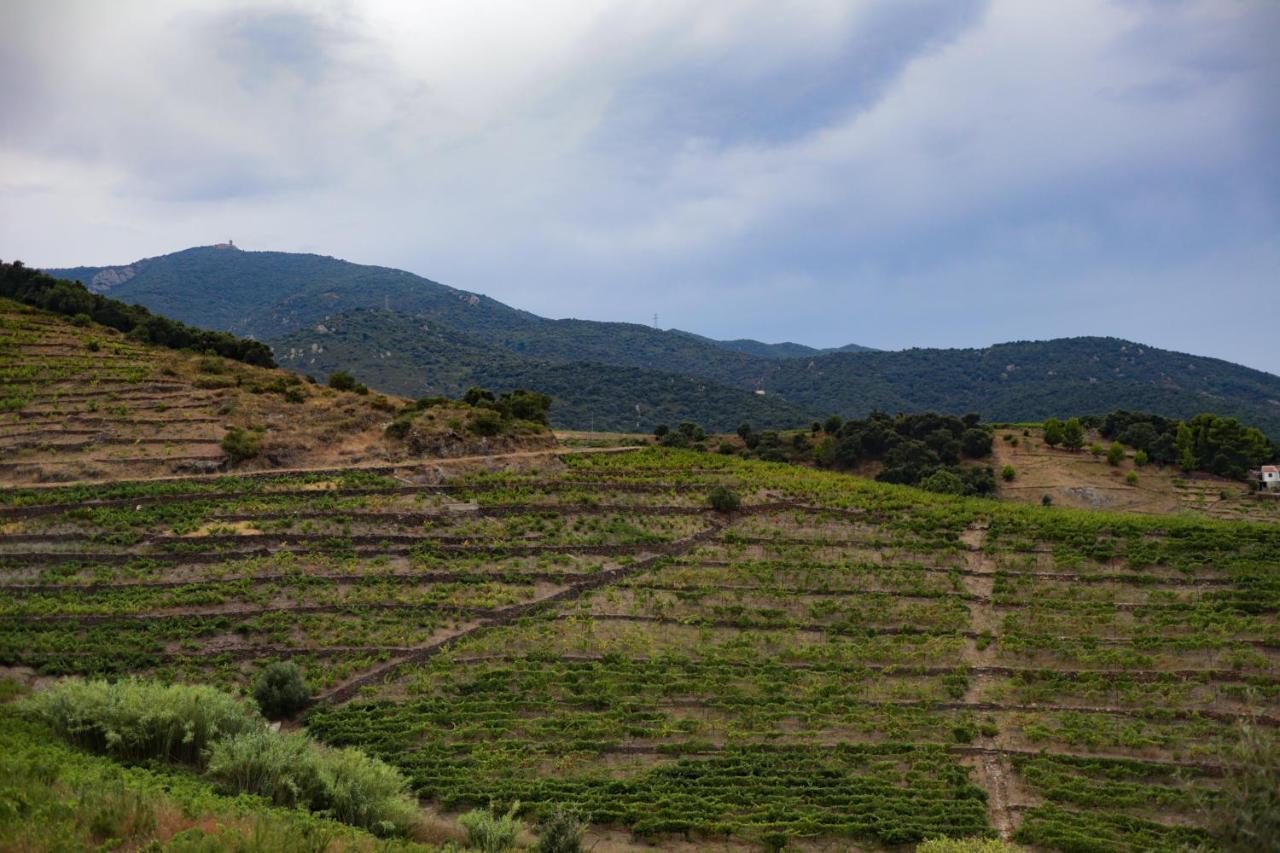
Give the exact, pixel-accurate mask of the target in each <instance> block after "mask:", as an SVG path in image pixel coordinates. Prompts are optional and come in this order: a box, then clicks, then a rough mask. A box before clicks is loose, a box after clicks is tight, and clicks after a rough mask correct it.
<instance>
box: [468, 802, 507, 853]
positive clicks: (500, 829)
mask: <svg viewBox="0 0 1280 853" xmlns="http://www.w3.org/2000/svg"><path fill="white" fill-rule="evenodd" d="M519 809H520V804H519V803H513V804H512V806H511V808H510V809H508V810H507V813H506V814H505V815H503V816H502V817H498V816H497V815H495V814H494V813H493V810H492V807H490V808H487V809H472V810H471V811H469V812H467V813H466V814H464V815H462V817H460V818H458V823H460V824H462V828H463V829H465V830H466V831H467V846H468V847H474V848H476V849H477V850H481V851H483V853H501V851H503V850H510V849H511V848H513V847H515V846H516V836H518V835H519V834H520V830H521V829H522V828H523V827H522V826H521V823H520V821H518V820H516V812H517V811H519Z"/></svg>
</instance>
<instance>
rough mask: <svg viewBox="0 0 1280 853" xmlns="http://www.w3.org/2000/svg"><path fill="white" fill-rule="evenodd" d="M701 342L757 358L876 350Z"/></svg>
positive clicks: (748, 340) (853, 346) (741, 340)
mask: <svg viewBox="0 0 1280 853" xmlns="http://www.w3.org/2000/svg"><path fill="white" fill-rule="evenodd" d="M703 340H709V341H711V342H712V343H713V344H717V345H719V346H721V347H724V348H725V349H727V350H732V351H734V352H741V353H746V354H747V355H754V356H755V357H757V358H773V359H782V358H805V357H806V356H813V355H822V354H824V353H830V352H877V350H874V349H872V348H871V347H864V346H862V345H861V344H845V345H844V346H842V347H833V348H830V349H817V348H815V347H810V346H805V345H804V344H797V343H792V342H791V341H784V342H783V343H780V344H766V343H763V342H761V341H756V340H752V339H751V338H738V339H737V340H732V341H717V340H713V339H711V338H704V339H703Z"/></svg>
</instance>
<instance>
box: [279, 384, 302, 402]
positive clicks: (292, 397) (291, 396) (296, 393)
mask: <svg viewBox="0 0 1280 853" xmlns="http://www.w3.org/2000/svg"><path fill="white" fill-rule="evenodd" d="M284 398H285V399H286V400H288V401H289V402H290V403H305V402H306V401H307V392H306V391H304V390H303V389H302V386H301V385H294V386H293V387H291V388H290V389H289V390H288V391H285V392H284Z"/></svg>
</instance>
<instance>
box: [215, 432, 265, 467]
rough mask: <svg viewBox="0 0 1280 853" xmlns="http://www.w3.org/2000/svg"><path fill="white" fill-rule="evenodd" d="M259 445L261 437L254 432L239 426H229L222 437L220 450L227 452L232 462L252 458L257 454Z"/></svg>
mask: <svg viewBox="0 0 1280 853" xmlns="http://www.w3.org/2000/svg"><path fill="white" fill-rule="evenodd" d="M260 445H261V439H260V438H259V437H258V435H257V434H256V433H254V432H251V431H249V430H246V429H242V428H241V427H231V429H229V430H227V434H226V435H224V436H223V437H222V452H223V453H225V454H227V456H228V457H230V459H231V461H232V462H233V463H234V462H243V461H245V460H246V459H253V458H254V457H255V456H257V455H258V452H259V450H260Z"/></svg>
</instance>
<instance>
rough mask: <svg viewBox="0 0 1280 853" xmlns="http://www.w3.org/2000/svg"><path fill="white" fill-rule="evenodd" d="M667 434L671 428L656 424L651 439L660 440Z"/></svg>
mask: <svg viewBox="0 0 1280 853" xmlns="http://www.w3.org/2000/svg"><path fill="white" fill-rule="evenodd" d="M669 432H671V427H669V426H667V425H666V424H658V425H657V426H656V427H654V428H653V437H654V438H662V437H663V436H664V435H666V434H667V433H669Z"/></svg>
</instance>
